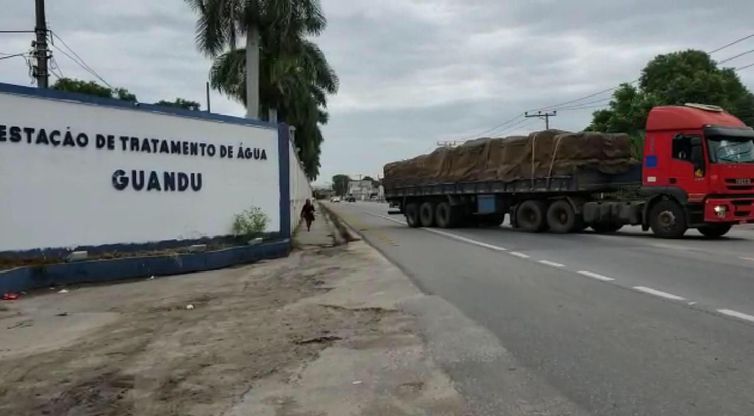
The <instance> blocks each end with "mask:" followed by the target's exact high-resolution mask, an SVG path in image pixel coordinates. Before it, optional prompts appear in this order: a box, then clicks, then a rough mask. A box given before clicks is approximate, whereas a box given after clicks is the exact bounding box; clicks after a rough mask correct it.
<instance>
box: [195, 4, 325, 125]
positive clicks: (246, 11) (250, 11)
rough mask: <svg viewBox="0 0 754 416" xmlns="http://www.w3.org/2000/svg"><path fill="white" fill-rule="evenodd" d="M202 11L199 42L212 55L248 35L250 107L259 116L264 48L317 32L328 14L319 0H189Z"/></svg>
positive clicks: (275, 46) (248, 103)
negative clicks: (261, 63) (324, 13)
mask: <svg viewBox="0 0 754 416" xmlns="http://www.w3.org/2000/svg"><path fill="white" fill-rule="evenodd" d="M186 2H187V3H188V4H189V5H190V6H191V7H192V8H193V9H194V10H196V11H197V12H198V13H199V21H198V23H197V42H198V44H199V48H200V49H201V50H202V51H204V52H205V53H207V54H208V55H209V56H211V57H216V56H218V55H219V54H220V53H222V52H223V51H224V50H225V49H228V48H229V49H231V50H234V49H235V47H236V43H237V40H238V38H239V37H241V36H243V35H246V50H245V66H246V68H247V69H248V72H247V73H246V75H247V76H246V79H247V81H248V82H247V85H246V90H245V92H246V109H247V115H248V117H250V118H258V117H259V115H260V114H259V91H260V82H259V74H260V67H259V62H260V49H263V48H264V49H267V48H270V47H272V48H273V49H282V48H284V47H286V46H288V45H289V44H290V43H296V41H297V40H298V39H299V38H300V37H301V36H302V35H317V34H319V32H320V31H321V30H322V29H324V26H325V18H324V16H323V15H322V11H321V8H320V5H319V1H318V0H186Z"/></svg>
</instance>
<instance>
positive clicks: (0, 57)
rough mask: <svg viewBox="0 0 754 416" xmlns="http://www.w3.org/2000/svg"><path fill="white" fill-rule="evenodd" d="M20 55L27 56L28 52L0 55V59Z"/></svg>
mask: <svg viewBox="0 0 754 416" xmlns="http://www.w3.org/2000/svg"><path fill="white" fill-rule="evenodd" d="M18 56H26V54H25V53H15V54H13V55H7V56H0V60H2V59H10V58H15V57H18Z"/></svg>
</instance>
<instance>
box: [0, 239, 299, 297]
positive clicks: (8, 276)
mask: <svg viewBox="0 0 754 416" xmlns="http://www.w3.org/2000/svg"><path fill="white" fill-rule="evenodd" d="M290 250H291V241H290V240H289V239H284V240H280V241H276V242H270V243H263V244H260V245H257V246H239V247H231V248H227V249H223V250H218V251H209V252H204V253H192V254H180V255H166V256H152V257H128V258H120V259H112V260H93V261H82V262H75V263H58V264H50V265H42V266H27V267H19V268H15V269H10V270H4V271H2V272H0V293H4V292H22V291H29V290H34V289H39V288H43V287H49V286H61V285H71V284H81V283H104V282H111V281H117V280H125V279H135V278H143V277H149V276H169V275H176V274H186V273H195V272H202V271H208V270H216V269H222V268H225V267H230V266H235V265H239V264H250V263H254V262H257V261H259V260H263V259H272V258H279V257H285V256H287V255H288V254H289V253H290Z"/></svg>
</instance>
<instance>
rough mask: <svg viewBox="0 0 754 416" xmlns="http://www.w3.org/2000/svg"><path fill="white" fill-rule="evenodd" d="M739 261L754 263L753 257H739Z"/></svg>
mask: <svg viewBox="0 0 754 416" xmlns="http://www.w3.org/2000/svg"><path fill="white" fill-rule="evenodd" d="M739 259H741V260H746V261H754V257H739Z"/></svg>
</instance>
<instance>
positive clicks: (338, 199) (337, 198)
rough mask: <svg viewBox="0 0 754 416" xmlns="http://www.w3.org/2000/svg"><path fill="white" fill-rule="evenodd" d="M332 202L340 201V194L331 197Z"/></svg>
mask: <svg viewBox="0 0 754 416" xmlns="http://www.w3.org/2000/svg"><path fill="white" fill-rule="evenodd" d="M330 202H340V197H339V196H334V197H332V198H330Z"/></svg>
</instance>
